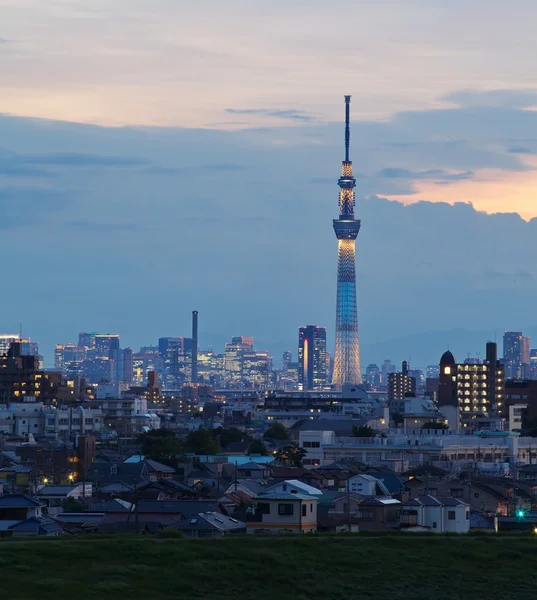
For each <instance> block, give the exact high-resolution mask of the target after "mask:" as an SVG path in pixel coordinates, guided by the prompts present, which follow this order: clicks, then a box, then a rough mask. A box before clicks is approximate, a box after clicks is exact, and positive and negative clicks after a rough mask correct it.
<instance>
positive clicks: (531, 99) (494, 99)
mask: <svg viewBox="0 0 537 600" xmlns="http://www.w3.org/2000/svg"><path fill="white" fill-rule="evenodd" d="M441 99H442V100H443V101H444V102H450V103H453V104H457V105H458V106H463V107H470V106H479V107H497V108H518V109H520V108H529V107H531V106H537V90H534V89H526V90H490V91H480V90H459V91H457V92H452V93H450V94H446V95H445V96H443V97H442V98H441Z"/></svg>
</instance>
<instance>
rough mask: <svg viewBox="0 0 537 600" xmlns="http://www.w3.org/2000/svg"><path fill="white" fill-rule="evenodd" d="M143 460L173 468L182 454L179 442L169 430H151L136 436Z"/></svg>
mask: <svg viewBox="0 0 537 600" xmlns="http://www.w3.org/2000/svg"><path fill="white" fill-rule="evenodd" d="M138 441H139V442H140V445H141V452H142V454H143V455H144V457H145V458H150V459H152V460H156V461H158V462H161V463H163V464H165V465H169V466H171V467H175V466H176V465H177V462H178V461H179V460H181V458H182V456H183V454H184V452H183V447H182V445H181V442H180V441H179V440H178V439H177V438H176V437H175V434H174V433H173V431H170V430H169V429H153V430H151V431H148V432H147V433H142V434H141V435H140V436H138Z"/></svg>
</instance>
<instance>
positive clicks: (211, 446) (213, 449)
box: [185, 428, 220, 454]
mask: <svg viewBox="0 0 537 600" xmlns="http://www.w3.org/2000/svg"><path fill="white" fill-rule="evenodd" d="M185 450H186V451H187V452H193V453H194V454H217V453H218V452H220V446H219V445H218V442H217V441H216V440H215V439H214V437H213V435H212V433H211V431H209V430H208V429H203V428H200V429H198V430H196V431H191V432H190V433H189V434H188V435H187V436H186V440H185Z"/></svg>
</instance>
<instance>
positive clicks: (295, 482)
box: [276, 479, 322, 496]
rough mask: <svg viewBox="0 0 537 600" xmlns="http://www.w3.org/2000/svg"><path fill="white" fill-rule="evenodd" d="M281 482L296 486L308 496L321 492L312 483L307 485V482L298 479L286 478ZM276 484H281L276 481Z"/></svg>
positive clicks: (317, 494)
mask: <svg viewBox="0 0 537 600" xmlns="http://www.w3.org/2000/svg"><path fill="white" fill-rule="evenodd" d="M282 483H286V484H287V485H292V486H294V487H296V488H298V489H299V490H300V491H301V492H303V493H304V494H307V495H308V496H320V495H322V492H321V490H320V489H319V488H316V487H313V486H312V485H308V484H307V483H304V482H303V481H299V480H298V479H287V480H285V481H284V482H282ZM276 485H282V484H281V483H278V484H276Z"/></svg>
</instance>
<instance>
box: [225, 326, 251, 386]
mask: <svg viewBox="0 0 537 600" xmlns="http://www.w3.org/2000/svg"><path fill="white" fill-rule="evenodd" d="M253 346H254V340H253V338H251V337H245V336H242V335H239V336H236V337H233V338H231V343H230V344H226V346H225V362H224V369H225V378H226V382H227V383H228V384H231V385H232V386H236V385H242V383H243V366H244V355H245V354H246V353H252V352H253V349H254V348H253Z"/></svg>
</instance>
